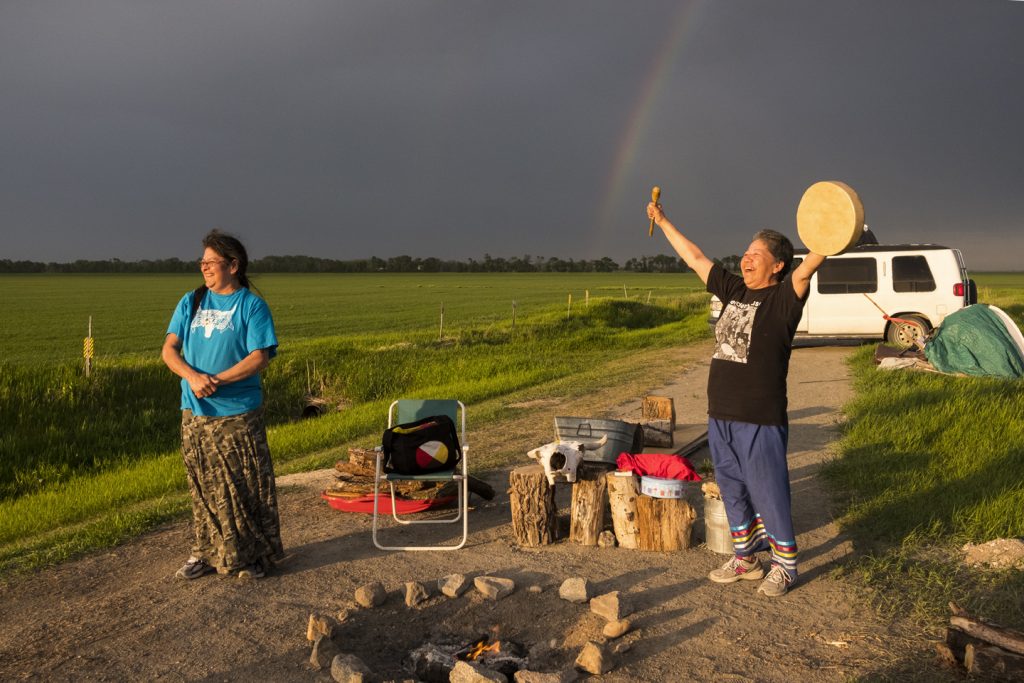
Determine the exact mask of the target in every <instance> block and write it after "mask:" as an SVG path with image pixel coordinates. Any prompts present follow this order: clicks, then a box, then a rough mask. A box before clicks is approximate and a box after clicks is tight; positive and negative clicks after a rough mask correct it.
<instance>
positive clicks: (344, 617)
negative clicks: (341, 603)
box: [335, 607, 352, 624]
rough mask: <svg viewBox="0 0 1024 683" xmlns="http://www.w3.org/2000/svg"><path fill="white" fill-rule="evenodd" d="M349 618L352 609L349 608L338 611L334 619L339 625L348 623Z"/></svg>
mask: <svg viewBox="0 0 1024 683" xmlns="http://www.w3.org/2000/svg"><path fill="white" fill-rule="evenodd" d="M351 616H352V608H351V607H342V608H341V609H339V610H338V614H337V616H336V617H335V619H337V620H338V623H339V624H344V623H345V622H346V621H348V618H349V617H351Z"/></svg>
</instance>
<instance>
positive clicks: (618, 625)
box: [601, 619, 632, 639]
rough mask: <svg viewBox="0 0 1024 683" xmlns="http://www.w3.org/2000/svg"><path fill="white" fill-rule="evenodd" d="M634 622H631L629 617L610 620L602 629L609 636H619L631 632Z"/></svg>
mask: <svg viewBox="0 0 1024 683" xmlns="http://www.w3.org/2000/svg"><path fill="white" fill-rule="evenodd" d="M631 626H632V624H630V623H629V619H620V620H619V621H609V622H608V623H607V624H605V625H604V628H603V629H602V630H601V633H603V634H604V635H605V636H607V637H608V638H613V639H614V638H618V637H619V636H622V635H625V634H626V633H628V632H629V629H630V627H631Z"/></svg>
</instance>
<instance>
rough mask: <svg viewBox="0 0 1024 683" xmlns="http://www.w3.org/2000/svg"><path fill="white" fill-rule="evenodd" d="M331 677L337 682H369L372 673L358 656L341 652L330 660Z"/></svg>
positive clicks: (371, 678)
mask: <svg viewBox="0 0 1024 683" xmlns="http://www.w3.org/2000/svg"><path fill="white" fill-rule="evenodd" d="M331 678H333V679H334V680H335V681H337V683H369V682H370V681H371V680H373V673H372V672H371V671H370V669H369V668H368V667H367V666H366V665H365V664H363V661H362V660H361V659H359V657H356V656H355V655H350V654H345V653H342V654H340V655H337V656H336V657H335V658H334V659H333V660H331Z"/></svg>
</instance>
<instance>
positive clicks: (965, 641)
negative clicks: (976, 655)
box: [946, 626, 988, 664]
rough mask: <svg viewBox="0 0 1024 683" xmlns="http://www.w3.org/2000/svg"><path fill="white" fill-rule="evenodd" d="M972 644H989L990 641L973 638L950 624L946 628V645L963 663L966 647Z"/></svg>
mask: <svg viewBox="0 0 1024 683" xmlns="http://www.w3.org/2000/svg"><path fill="white" fill-rule="evenodd" d="M970 644H975V645H987V644H988V643H986V642H985V641H984V640H979V639H978V638H972V637H971V636H969V635H967V634H966V633H964V632H963V631H961V630H960V629H958V628H953V627H952V626H950V627H948V628H947V629H946V645H947V646H949V649H950V650H951V651H952V652H953V655H954V656H955V657H956V658H957V660H958V661H959V662H960V663H961V664H963V662H964V654H965V651H966V648H967V646H968V645H970Z"/></svg>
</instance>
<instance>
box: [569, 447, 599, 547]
mask: <svg viewBox="0 0 1024 683" xmlns="http://www.w3.org/2000/svg"><path fill="white" fill-rule="evenodd" d="M606 472H607V469H606V468H604V467H596V466H592V465H590V464H585V463H580V467H579V469H577V470H576V483H575V484H573V487H572V508H571V516H570V520H569V540H571V541H575V542H577V543H579V544H580V545H594V546H596V545H597V540H598V537H599V536H600V535H601V532H602V531H604V511H605V508H606V507H607V503H606V502H605V501H606V498H607V496H606V495H605V490H606V485H605V480H604V475H605V473H606Z"/></svg>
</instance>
